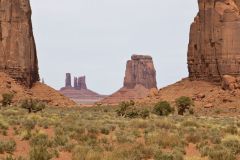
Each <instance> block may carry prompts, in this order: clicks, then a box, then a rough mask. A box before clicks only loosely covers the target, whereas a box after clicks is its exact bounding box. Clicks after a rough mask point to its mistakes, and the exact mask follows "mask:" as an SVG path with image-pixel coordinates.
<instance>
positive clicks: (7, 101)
mask: <svg viewBox="0 0 240 160" xmlns="http://www.w3.org/2000/svg"><path fill="white" fill-rule="evenodd" d="M13 97H14V94H12V93H4V94H2V101H1V103H2V106H3V107H6V106H9V105H11V104H12V100H13Z"/></svg>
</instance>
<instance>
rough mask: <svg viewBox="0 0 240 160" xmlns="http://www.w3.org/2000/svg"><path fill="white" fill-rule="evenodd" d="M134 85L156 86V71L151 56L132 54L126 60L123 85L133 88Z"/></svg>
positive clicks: (149, 87) (148, 87)
mask: <svg viewBox="0 0 240 160" xmlns="http://www.w3.org/2000/svg"><path fill="white" fill-rule="evenodd" d="M136 85H142V86H144V87H145V88H147V89H151V88H157V82H156V71H155V69H154V66H153V61H152V57H151V56H143V55H133V56H132V58H131V60H129V61H128V62H127V66H126V73H125V78H124V87H126V88H129V89H133V88H135V86H136Z"/></svg>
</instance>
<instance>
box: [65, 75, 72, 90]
mask: <svg viewBox="0 0 240 160" xmlns="http://www.w3.org/2000/svg"><path fill="white" fill-rule="evenodd" d="M65 87H72V78H71V74H70V73H66V80H65Z"/></svg>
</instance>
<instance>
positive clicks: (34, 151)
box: [30, 146, 52, 160]
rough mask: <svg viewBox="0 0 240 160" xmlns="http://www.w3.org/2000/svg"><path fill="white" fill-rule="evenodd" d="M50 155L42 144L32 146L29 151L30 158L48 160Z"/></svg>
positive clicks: (31, 159) (50, 157)
mask: <svg viewBox="0 0 240 160" xmlns="http://www.w3.org/2000/svg"><path fill="white" fill-rule="evenodd" d="M50 159H52V155H51V154H50V153H49V152H48V150H47V148H46V147H44V146H34V147H33V148H31V151H30V160H50Z"/></svg>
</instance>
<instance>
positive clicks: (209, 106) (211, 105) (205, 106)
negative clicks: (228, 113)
mask: <svg viewBox="0 0 240 160" xmlns="http://www.w3.org/2000/svg"><path fill="white" fill-rule="evenodd" d="M213 107H214V105H213V104H212V103H208V104H206V105H204V108H213Z"/></svg>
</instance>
